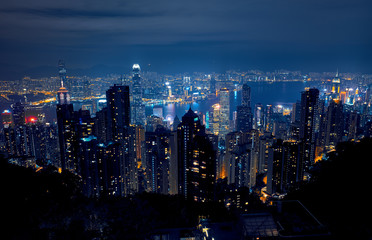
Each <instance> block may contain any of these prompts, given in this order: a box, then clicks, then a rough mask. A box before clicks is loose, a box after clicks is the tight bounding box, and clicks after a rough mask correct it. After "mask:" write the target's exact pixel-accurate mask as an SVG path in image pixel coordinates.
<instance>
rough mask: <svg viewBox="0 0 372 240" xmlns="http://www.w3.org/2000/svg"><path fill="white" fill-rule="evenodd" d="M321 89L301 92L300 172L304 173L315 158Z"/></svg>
mask: <svg viewBox="0 0 372 240" xmlns="http://www.w3.org/2000/svg"><path fill="white" fill-rule="evenodd" d="M318 101H319V90H318V89H316V88H311V89H307V90H306V91H303V92H302V93H301V122H300V141H301V154H300V155H301V161H300V174H304V173H305V172H306V171H307V170H308V169H309V167H310V166H311V165H312V164H313V163H314V160H315V143H316V135H315V128H316V123H317V122H318V121H319V120H318V117H319V116H318Z"/></svg>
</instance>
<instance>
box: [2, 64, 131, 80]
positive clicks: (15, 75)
mask: <svg viewBox="0 0 372 240" xmlns="http://www.w3.org/2000/svg"><path fill="white" fill-rule="evenodd" d="M66 67H67V75H68V76H90V77H101V76H105V75H107V74H112V73H117V74H120V73H125V72H128V70H129V69H130V68H128V69H124V68H123V67H120V66H108V65H104V64H99V65H94V66H92V67H90V68H68V66H66ZM57 75H58V67H57V66H37V67H32V68H27V67H25V66H21V65H19V66H15V65H9V64H1V63H0V80H18V79H20V78H22V77H24V76H29V77H31V78H41V77H51V76H57Z"/></svg>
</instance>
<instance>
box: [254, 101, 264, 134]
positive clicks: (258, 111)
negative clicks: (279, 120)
mask: <svg viewBox="0 0 372 240" xmlns="http://www.w3.org/2000/svg"><path fill="white" fill-rule="evenodd" d="M253 118H254V123H253V127H254V129H257V130H260V129H261V128H262V127H263V126H264V107H263V105H262V104H261V103H257V104H256V105H255V106H254V116H253Z"/></svg>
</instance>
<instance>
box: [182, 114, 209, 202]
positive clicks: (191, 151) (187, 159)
mask: <svg viewBox="0 0 372 240" xmlns="http://www.w3.org/2000/svg"><path fill="white" fill-rule="evenodd" d="M177 150H178V151H177V165H178V179H177V183H178V193H179V194H182V195H184V196H185V197H186V198H188V199H193V200H195V201H208V200H211V199H212V198H213V188H214V182H215V178H216V176H215V175H216V164H215V161H216V153H215V151H214V149H213V145H212V143H211V141H210V140H209V138H208V135H207V134H206V133H205V128H204V126H203V125H202V124H201V122H200V119H199V116H198V115H197V114H195V113H194V112H193V111H192V110H191V108H190V109H189V111H188V112H187V113H186V114H185V115H184V116H183V117H182V122H181V124H180V125H179V126H178V129H177Z"/></svg>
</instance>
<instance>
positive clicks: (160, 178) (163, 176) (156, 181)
mask: <svg viewBox="0 0 372 240" xmlns="http://www.w3.org/2000/svg"><path fill="white" fill-rule="evenodd" d="M170 136H171V133H170V131H169V130H167V129H165V128H164V127H163V126H161V125H159V126H158V127H157V128H156V130H155V132H146V133H145V139H146V140H145V159H144V161H143V164H144V165H145V171H146V175H145V179H146V184H147V190H148V191H151V192H156V193H162V194H168V193H169V161H170V150H169V146H170V145H169V141H170Z"/></svg>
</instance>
